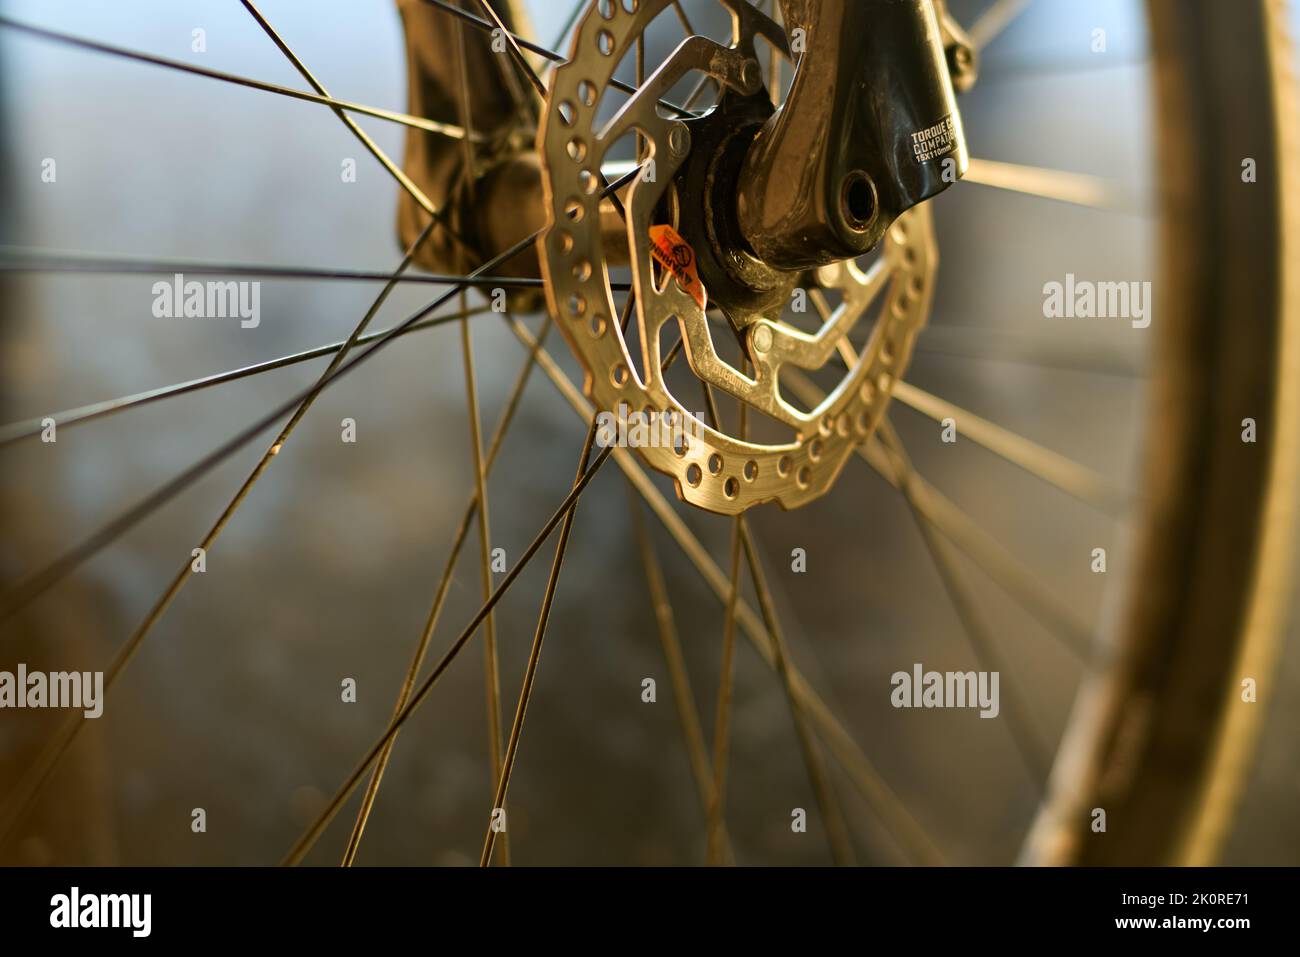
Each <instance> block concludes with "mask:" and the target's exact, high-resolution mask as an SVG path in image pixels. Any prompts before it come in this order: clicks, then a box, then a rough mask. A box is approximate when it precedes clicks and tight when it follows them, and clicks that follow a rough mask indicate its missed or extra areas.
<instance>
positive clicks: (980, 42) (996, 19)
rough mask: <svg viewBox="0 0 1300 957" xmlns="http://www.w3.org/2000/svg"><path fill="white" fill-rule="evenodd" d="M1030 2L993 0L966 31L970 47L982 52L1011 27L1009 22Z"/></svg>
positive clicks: (1022, 0)
mask: <svg viewBox="0 0 1300 957" xmlns="http://www.w3.org/2000/svg"><path fill="white" fill-rule="evenodd" d="M1031 2H1032V0H994V2H993V5H992V6H990V7H989V8H988V9H987V10H985V11H984V13H983V14H981V15H980V18H979V19H978V20H976V21H975V22H974V23H973V24H971V28H970V29H969V30H967V31H966V35H967V36H968V37H970V42H971V46H973V47H974V48H975V49H976V50H983V49H984V48H985V47H986V46H988V45H989V44H990V43H992V42H993V40H994V39H996V38H997V36H998V35H999V34H1001V33H1002V31H1003V30H1005V29H1006V28H1007V27H1009V26H1010V25H1011V21H1012V20H1014V19H1015V18H1016V17H1018V16H1020V14H1021V13H1023V12H1024V10H1025V8H1026V7H1027V6H1029V4H1030V3H1031Z"/></svg>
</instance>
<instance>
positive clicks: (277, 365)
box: [0, 305, 494, 448]
mask: <svg viewBox="0 0 1300 957" xmlns="http://www.w3.org/2000/svg"><path fill="white" fill-rule="evenodd" d="M492 313H494V310H493V309H492V307H491V306H488V305H484V306H479V307H476V308H474V309H471V310H470V311H469V312H467V313H465V312H452V313H447V314H446V315H442V316H434V317H433V318H431V319H425V320H424V321H423V322H418V323H416V324H415V325H413V326H411V327H410V328H409V329H406V330H404V331H403V332H402V333H401V335H406V334H407V333H411V332H419V331H421V330H423V329H432V328H435V327H436V326H441V325H444V324H446V323H448V322H454V321H455V320H457V319H461V318H464V317H471V318H472V317H476V316H482V315H488V314H492ZM391 331H392V330H391V327H390V328H389V329H383V330H380V331H378V332H368V333H366V334H365V335H364V336H360V337H358V338H357V341H356V344H357V345H359V346H360V345H365V344H366V343H369V342H374V341H375V340H376V339H382V338H383V337H384V336H386V335H388V334H389V333H390V332H391ZM346 344H347V340H346V339H343V340H340V341H338V342H331V343H330V344H328V345H324V346H317V347H316V348H314V349H308V350H307V351H305V352H295V353H293V354H292V355H287V356H281V357H280V358H278V359H268V360H266V361H265V362H257V363H254V364H253V365H250V366H244V367H242V368H239V369H231V370H230V371H228V372H218V373H214V374H213V375H209V376H203V377H202V378H199V379H190V380H189V381H188V382H178V383H176V384H175V385H167V386H160V387H159V388H156V389H149V390H147V391H144V392H137V393H135V394H134V395H127V396H122V397H120V398H117V399H106V400H104V401H103V402H93V403H90V404H89V405H83V406H78V407H77V408H74V409H65V410H64V411H62V412H55V413H52V414H51V415H49V416H41V417H37V418H34V419H28V420H27V421H25V422H15V423H13V424H12V425H7V426H4V427H3V428H0V448H3V447H4V446H6V445H11V444H13V443H15V442H20V441H22V440H23V439H30V438H34V437H35V436H37V435H40V434H41V430H42V428H43V427H44V426H43V422H44V419H45V418H47V417H48V418H52V419H54V421H55V422H57V423H58V427H59V428H60V429H67V428H71V427H72V426H74V425H80V424H82V423H84V422H90V421H93V420H95V419H100V418H104V417H106V416H109V415H113V414H114V413H117V412H124V411H127V410H129V409H133V408H137V407H139V406H143V405H148V404H150V403H153V402H158V401H160V400H162V399H170V398H174V397H176V396H180V395H187V394H189V393H191V392H198V391H200V390H202V389H208V388H211V387H213V386H218V385H224V384H225V383H227V382H234V381H236V380H239V379H244V378H247V377H249V376H254V375H261V374H262V373H264V372H273V371H275V370H276V369H284V368H287V367H288V366H291V365H296V364H297V363H300V362H309V361H310V360H312V359H319V358H321V357H322V356H328V355H332V354H334V353H336V352H339V351H340V350H342V348H343V347H344V346H345V345H346Z"/></svg>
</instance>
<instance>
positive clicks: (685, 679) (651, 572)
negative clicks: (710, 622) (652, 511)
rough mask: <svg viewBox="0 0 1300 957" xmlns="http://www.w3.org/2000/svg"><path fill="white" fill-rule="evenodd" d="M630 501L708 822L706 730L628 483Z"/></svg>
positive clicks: (726, 847)
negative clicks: (697, 707)
mask: <svg viewBox="0 0 1300 957" xmlns="http://www.w3.org/2000/svg"><path fill="white" fill-rule="evenodd" d="M628 496H629V504H630V506H631V511H632V527H633V530H634V531H635V533H636V538H637V547H638V550H639V551H640V553H641V565H642V567H643V568H644V569H645V575H646V585H647V587H648V588H649V591H650V602H651V604H652V606H653V609H654V615H655V625H656V629H657V631H658V632H659V644H660V646H661V647H662V648H663V653H664V662H665V664H666V665H667V667H668V678H669V680H670V681H671V682H672V686H673V700H674V702H675V703H676V705H677V720H678V721H679V722H680V724H681V728H682V740H683V742H684V744H685V746H686V756H687V759H688V760H689V762H690V766H691V775H692V777H694V778H695V787H696V790H697V791H698V792H699V796H700V808H701V810H703V811H704V814H705V820H706V824H707V819H708V814H709V809H710V807H711V806H712V801H713V770H712V768H711V766H710V762H709V755H708V745H707V744H705V741H704V730H703V727H702V726H701V724H700V715H699V712H698V711H697V710H696V707H695V694H694V692H692V691H691V681H690V676H689V675H688V673H687V671H686V659H685V657H684V656H683V655H682V645H681V640H680V639H679V638H678V636H677V625H676V623H675V621H674V619H673V607H672V603H671V602H670V601H669V599H668V588H667V586H666V585H665V583H664V575H663V568H662V567H661V566H660V564H659V557H658V555H657V554H656V553H655V548H654V543H653V542H652V541H651V540H650V532H649V530H648V529H647V528H646V524H645V516H644V515H643V514H642V508H641V501H640V499H639V498H638V497H637V491H636V486H634V485H632V484H631V483H629V484H628ZM721 841H722V850H723V856H724V860H727V861H728V862H731V861H732V852H731V844H730V839H729V838H728V836H727V834H726V828H725V825H724V827H723V830H722V835H721Z"/></svg>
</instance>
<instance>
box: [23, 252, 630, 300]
mask: <svg viewBox="0 0 1300 957" xmlns="http://www.w3.org/2000/svg"><path fill="white" fill-rule="evenodd" d="M34 252H39V253H42V254H43V257H44V258H42V257H37V256H34V255H31V254H32V253H34ZM177 272H181V273H192V274H194V275H196V276H249V277H253V278H258V279H310V280H330V281H338V282H388V281H389V280H390V279H392V273H388V272H376V271H367V270H359V269H320V268H313V267H309V266H267V265H264V264H261V263H218V262H208V261H205V260H201V259H151V258H150V259H136V258H125V257H113V256H98V255H85V254H80V253H75V254H74V253H61V252H57V251H46V250H26V249H21V250H20V249H14V248H13V247H6V246H0V273H85V274H91V275H154V274H162V273H177ZM397 283H398V285H403V286H412V285H414V286H451V285H456V284H462V285H464V286H466V287H469V288H474V289H491V288H494V287H497V286H500V287H502V288H505V289H542V288H545V282H544V281H543V280H541V279H536V278H532V277H529V276H476V277H472V278H471V277H469V276H453V275H449V274H447V273H424V274H421V275H415V276H409V275H402V276H399V277H398V278H397ZM610 288H611V289H614V290H615V291H626V290H627V289H629V288H631V284H630V283H626V282H623V283H617V282H616V283H611V284H610Z"/></svg>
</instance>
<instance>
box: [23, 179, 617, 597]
mask: <svg viewBox="0 0 1300 957" xmlns="http://www.w3.org/2000/svg"><path fill="white" fill-rule="evenodd" d="M639 175H640V170H639V168H638V169H636V170H632V171H631V172H629V173H628V174H627V175H626V176H624V177H620V178H619V179H617V180H615V181H614V182H613V183H611V184H609V186H607V187H606V188H605V190H604V191H603V192H602V194H601V196H602V198H606V197H608V195H610V194H612V193H613V192H614V191H615V190H617V189H620V188H622V187H623V186H624V185H626V184H627V183H628V182H630V181H631V179H632V178H633V177H635V176H639ZM431 225H432V224H431ZM542 232H543V230H540V229H539V230H538V231H537V232H535V233H533V234H532V235H530V236H525V237H524V238H523V239H521V240H519V242H517V243H515V244H514V245H513V246H511V247H510V248H509V249H507V250H505V251H504V252H502V253H500V254H499V255H497V256H495V257H493V258H492V259H490V260H488V261H487V262H485V263H484V264H483V265H482V266H480V267H479V268H478V269H476V270H474V272H472V273H470V275H469V278H471V279H473V278H476V277H478V276H482V275H486V274H488V273H490V272H491V271H492V270H493V269H495V268H497V267H498V266H500V265H501V264H502V263H506V262H509V261H510V260H511V259H512V258H514V257H515V256H517V255H519V254H520V253H521V252H523V251H524V250H525V249H527V248H529V247H531V246H532V244H533V243H535V242H536V241H537V237H538V236H540V235H541V234H542ZM418 242H419V240H417V243H418ZM459 291H460V289H459V285H457V286H456V287H455V288H452V289H450V290H448V291H447V292H445V293H443V294H442V295H441V296H439V297H438V298H437V299H435V300H434V301H433V302H431V303H430V304H429V305H427V306H425V307H424V308H423V309H420V310H419V311H417V312H415V313H413V314H412V315H410V316H408V317H407V318H406V319H404V320H403V321H402V322H400V323H398V324H397V325H396V326H393V327H392V328H391V329H390V330H389V331H388V332H387V333H385V334H384V335H383V336H382V337H380V338H379V339H377V340H376V341H375V342H374V344H373V345H371V346H370V347H369V348H368V349H366V350H364V351H362V352H360V353H358V354H357V355H356V356H355V357H353V358H352V359H350V360H348V361H347V362H346V363H343V364H342V365H340V366H339V367H338V368H337V369H336V370H335V371H334V373H333V374H332V375H330V376H329V378H328V380H326V381H325V382H323V383H321V384H318V385H317V386H312V387H311V388H309V389H308V390H306V391H305V392H301V393H298V394H297V395H295V396H294V397H293V398H291V399H289V400H288V401H287V402H285V403H283V404H282V405H280V406H278V407H277V408H275V409H274V410H272V411H271V412H270V413H268V414H267V415H266V416H264V417H263V418H262V419H260V420H258V421H257V422H255V423H253V424H252V425H251V426H249V427H248V428H246V429H245V430H244V431H242V432H240V433H239V434H238V435H236V436H235V437H234V438H232V439H230V440H229V441H227V442H226V443H225V444H224V445H222V446H220V447H219V448H217V449H216V450H215V451H213V452H211V453H209V454H208V455H206V456H204V457H203V458H202V459H200V460H199V461H198V462H196V463H195V464H194V465H192V466H190V467H189V468H188V469H186V470H185V471H184V472H182V473H181V474H180V475H178V476H176V477H175V478H173V479H172V480H171V481H169V482H168V483H167V484H166V485H164V486H162V487H161V488H159V489H157V490H155V491H154V492H153V493H152V494H151V495H149V496H147V497H146V498H145V499H143V500H142V501H140V502H138V503H137V504H136V505H134V506H133V507H131V508H130V509H128V510H127V511H125V512H123V513H122V514H121V515H119V516H118V517H117V518H116V519H114V520H113V521H111V522H109V523H108V524H107V525H105V526H103V527H102V528H100V529H99V531H97V532H95V533H94V534H93V535H91V536H90V537H89V538H87V539H85V540H84V541H82V542H81V543H80V544H78V545H77V546H75V547H73V548H72V549H70V550H69V551H67V552H65V553H64V554H63V555H62V556H60V557H59V558H58V559H56V560H55V561H54V562H52V563H51V564H50V565H48V566H46V567H45V568H43V569H42V570H41V571H39V572H37V573H35V574H33V575H30V576H28V577H27V578H26V579H24V580H23V581H21V582H20V583H19V584H18V585H16V586H14V587H13V588H11V589H10V590H9V591H7V592H5V593H4V594H3V595H0V622H2V621H5V620H7V619H8V618H10V617H11V616H12V615H13V614H14V613H15V612H17V611H18V610H19V609H21V608H22V607H24V606H25V605H26V604H27V603H28V602H30V601H32V600H33V599H34V598H36V597H38V596H39V595H41V594H43V593H44V592H45V591H46V590H47V589H48V588H50V587H51V586H52V585H53V584H55V583H56V582H58V581H60V580H62V579H63V578H64V577H65V576H66V575H67V574H68V573H69V572H70V571H72V570H73V569H74V568H76V567H77V566H78V565H80V564H81V563H82V562H84V561H85V560H86V559H88V558H90V557H91V556H92V555H95V554H96V553H98V552H99V551H100V550H101V549H103V548H104V547H105V546H107V545H108V544H110V543H111V542H113V541H115V540H116V539H117V538H118V537H119V536H121V535H122V534H124V533H125V532H126V531H128V530H129V529H131V528H132V527H134V526H135V525H136V524H137V523H139V522H140V521H142V520H143V519H145V518H147V517H148V516H149V515H152V514H153V513H154V512H155V511H157V509H159V508H160V507H162V506H163V505H164V504H166V503H167V502H169V501H170V500H171V499H173V498H174V497H175V496H176V495H178V494H179V493H180V492H181V491H183V490H184V489H186V488H188V487H189V486H190V485H192V484H193V483H194V482H196V481H197V480H198V479H200V478H202V477H203V476H204V475H206V474H207V473H208V472H209V471H211V470H212V469H213V468H215V467H216V466H217V465H219V464H220V463H221V462H223V461H225V460H226V459H227V458H229V457H230V456H231V455H233V454H234V453H235V452H237V451H238V450H239V449H241V448H243V447H244V446H245V445H247V444H248V443H249V442H250V441H252V440H253V439H254V438H256V437H257V436H258V435H259V434H260V433H261V432H262V431H264V430H265V429H267V428H269V427H270V426H271V425H273V424H275V422H277V421H278V420H279V419H280V417H281V416H283V415H286V414H289V413H291V412H292V411H293V409H294V407H295V406H297V405H298V404H299V403H301V402H302V401H303V399H305V398H306V397H307V396H308V395H312V394H313V393H314V392H319V391H320V389H321V388H323V387H324V386H325V385H328V384H330V383H332V382H334V381H336V380H337V379H339V378H341V377H342V376H344V375H347V374H348V373H349V372H351V371H352V370H353V369H355V368H356V367H357V366H359V365H361V364H362V363H363V362H365V361H366V360H367V359H369V358H370V357H371V356H373V355H374V354H375V353H376V352H378V351H379V350H380V349H382V348H383V347H384V346H386V345H387V344H388V343H389V342H391V341H393V340H394V339H395V338H397V337H398V336H400V335H401V334H402V333H403V332H406V331H407V330H409V329H410V328H411V327H412V326H414V325H415V324H416V323H417V322H419V321H420V320H421V319H424V318H425V317H426V316H428V315H429V314H431V313H433V312H434V311H435V310H437V309H439V308H441V307H442V306H444V305H446V304H447V303H448V302H449V301H450V300H451V299H452V298H453V297H455V295H456V294H457V293H458V292H459Z"/></svg>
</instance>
